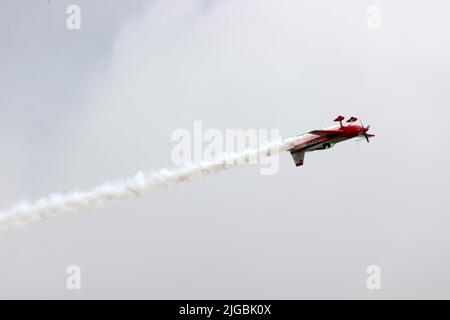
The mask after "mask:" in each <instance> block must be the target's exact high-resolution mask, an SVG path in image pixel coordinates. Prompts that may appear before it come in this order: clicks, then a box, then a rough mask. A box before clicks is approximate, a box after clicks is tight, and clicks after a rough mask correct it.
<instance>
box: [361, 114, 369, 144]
mask: <svg viewBox="0 0 450 320" xmlns="http://www.w3.org/2000/svg"><path fill="white" fill-rule="evenodd" d="M359 122H361V127H363V129H364V130H363V135H364V137H365V138H366V141H367V143H369V142H370V141H369V137H368V136H367V131H369V128H370V125H368V126H367V128H364V125H363V123H362V120H361V119H360V120H359Z"/></svg>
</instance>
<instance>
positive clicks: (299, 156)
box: [291, 150, 305, 167]
mask: <svg viewBox="0 0 450 320" xmlns="http://www.w3.org/2000/svg"><path fill="white" fill-rule="evenodd" d="M291 155H292V159H294V162H295V165H296V166H297V167H299V166H302V165H303V159H304V158H305V150H301V151H291Z"/></svg>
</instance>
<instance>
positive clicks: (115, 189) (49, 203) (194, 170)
mask: <svg viewBox="0 0 450 320" xmlns="http://www.w3.org/2000/svg"><path fill="white" fill-rule="evenodd" d="M297 139H298V138H287V139H285V140H279V141H275V142H271V143H269V144H267V145H264V146H261V147H260V148H258V149H249V150H245V151H242V152H239V153H228V154H224V155H222V156H221V157H219V158H218V159H216V160H214V161H209V162H201V163H198V164H191V165H185V166H184V167H181V168H178V169H174V170H172V171H170V170H167V169H162V170H160V171H157V172H146V173H145V172H139V173H138V174H136V175H135V176H134V177H132V178H129V179H126V180H122V181H116V182H112V183H106V184H104V185H101V186H99V187H96V188H94V189H93V190H90V191H87V192H73V193H70V194H66V195H63V194H53V195H50V196H49V197H46V198H42V199H39V200H37V201H36V202H35V203H33V204H28V203H20V204H18V205H16V206H14V207H13V208H12V209H10V210H9V211H7V212H0V229H2V228H9V227H14V226H20V225H23V224H26V223H29V222H32V221H37V220H45V219H48V218H49V217H52V216H56V215H59V214H63V213H67V212H73V211H77V210H79V209H81V208H84V207H89V206H94V205H99V204H102V203H104V202H105V201H109V200H116V199H117V200H118V199H124V198H127V197H129V196H139V195H141V194H142V193H143V192H144V191H146V190H147V189H151V188H159V187H167V186H168V185H169V184H171V183H177V182H185V181H190V180H191V179H192V178H194V177H197V176H206V175H210V174H212V173H215V172H219V171H223V170H227V169H229V168H230V167H232V166H235V165H237V164H242V163H247V162H248V161H249V159H252V157H253V159H255V158H254V157H259V159H261V158H264V157H269V156H272V155H275V154H278V153H280V152H282V151H286V150H288V149H289V148H291V147H292V146H293V145H294V144H295V142H296V140H297Z"/></svg>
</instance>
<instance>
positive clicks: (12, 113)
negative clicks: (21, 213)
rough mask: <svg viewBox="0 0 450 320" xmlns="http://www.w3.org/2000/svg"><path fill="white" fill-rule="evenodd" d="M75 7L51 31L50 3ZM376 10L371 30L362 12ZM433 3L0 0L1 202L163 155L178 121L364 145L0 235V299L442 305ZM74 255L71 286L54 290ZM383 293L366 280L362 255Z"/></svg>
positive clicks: (438, 38) (144, 164) (442, 180)
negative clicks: (345, 131) (359, 124)
mask: <svg viewBox="0 0 450 320" xmlns="http://www.w3.org/2000/svg"><path fill="white" fill-rule="evenodd" d="M72 3H76V4H78V5H79V6H80V7H81V10H82V29H81V30H80V31H69V30H67V29H66V26H65V19H66V17H67V15H66V14H65V9H66V7H67V6H68V5H69V4H72ZM369 4H376V5H378V6H379V7H380V9H381V18H382V20H381V21H382V28H381V30H370V29H368V28H367V27H366V20H367V14H366V8H367V6H368V5H369ZM449 10H450V5H449V4H448V2H447V1H436V0H433V1H428V2H426V3H425V2H422V1H378V2H377V3H373V2H364V1H362V2H361V1H348V0H346V1H340V2H339V3H337V2H336V1H323V0H321V1H314V2H312V1H309V2H306V1H305V2H301V1H288V0H286V1H276V2H273V1H268V0H267V1H256V0H248V1H237V0H234V1H155V2H146V1H128V2H127V3H126V4H125V3H124V2H120V1H100V0H96V1H77V2H73V1H50V3H48V2H47V1H34V2H32V3H28V2H27V3H25V1H2V2H0V27H1V28H0V39H1V42H0V70H1V71H0V87H1V88H2V93H1V94H0V110H1V115H2V116H1V118H0V154H1V157H0V176H1V177H2V183H1V184H0V207H1V208H2V209H7V208H9V207H10V206H11V205H13V204H15V203H16V202H17V201H19V200H33V199H36V198H37V197H40V196H45V195H47V194H49V193H52V192H55V191H63V192H67V191H71V190H74V189H82V190H84V189H87V188H90V187H92V186H95V185H97V184H99V183H101V182H104V181H107V180H111V179H115V178H119V177H126V176H129V175H132V174H134V173H136V172H137V171H139V170H145V169H148V168H155V169H158V168H161V167H170V166H171V162H170V151H171V148H172V146H173V143H172V142H171V141H170V135H171V133H172V131H173V130H175V129H177V128H187V129H192V124H193V121H194V120H201V121H203V123H204V126H205V127H209V128H219V129H227V128H279V129H280V132H281V134H282V135H283V136H284V137H287V136H291V135H296V134H299V133H303V132H306V131H309V130H312V129H317V128H320V127H325V126H328V125H330V124H331V120H332V119H333V118H334V117H335V116H337V115H338V114H344V115H347V116H350V115H354V116H357V117H361V118H362V119H363V121H364V122H365V124H371V131H373V133H374V134H376V138H374V139H373V143H371V144H366V143H365V142H352V141H351V142H347V143H344V144H340V145H338V146H336V147H335V148H333V149H331V150H329V151H325V152H314V153H309V154H307V155H306V158H305V165H304V167H301V168H295V166H294V164H293V162H292V159H291V157H290V155H289V154H284V155H282V156H281V160H280V161H281V163H280V172H279V174H277V175H274V176H261V175H259V168H258V167H255V166H250V167H247V166H243V167H238V168H235V169H233V170H232V171H230V172H227V173H221V174H217V175H214V176H209V177H207V178H205V179H200V180H197V181H194V182H193V183H191V184H186V185H180V186H175V187H172V188H169V189H168V190H164V191H156V192H148V193H146V194H145V195H144V196H142V197H141V198H138V199H130V200H126V201H122V202H116V203H109V204H107V205H106V206H103V207H99V208H95V209H87V210H84V211H83V212H81V213H80V214H78V215H68V216H64V217H60V218H57V219H53V220H49V221H47V222H44V223H37V224H33V225H30V226H28V227H26V228H23V229H18V230H11V231H7V232H1V233H0V261H1V266H0V271H1V272H0V297H1V298H18V297H22V298H292V299H295V298H418V297H420V298H449V297H450V286H449V285H450V276H449V275H448V271H447V270H448V269H449V267H450V258H449V257H448V253H447V252H448V250H449V246H450V235H449V234H448V224H449V223H450V218H449V216H448V213H449V210H448V209H449V206H448V202H447V200H446V196H447V190H448V188H449V183H450V181H449V178H450V175H449V170H448V167H447V164H448V163H449V151H448V148H447V146H446V138H447V137H448V129H447V127H446V122H447V118H448V116H449V112H448V105H449V103H450V91H449V90H448V89H447V85H448V83H450V54H449V53H450V52H449V51H450V45H449V44H448V41H445V39H446V35H447V34H446V31H447V30H449V27H450V25H449V24H450V22H449V20H448V19H447V16H448V12H449ZM71 264H77V265H80V266H81V268H82V272H83V288H82V290H81V291H79V292H74V291H69V290H67V289H66V287H65V281H66V274H65V269H66V267H67V266H68V265H71ZM372 264H377V265H379V266H380V267H381V269H382V276H383V277H382V290H380V291H370V290H368V289H367V288H366V285H365V281H366V278H367V275H366V273H365V270H366V268H367V266H368V265H372Z"/></svg>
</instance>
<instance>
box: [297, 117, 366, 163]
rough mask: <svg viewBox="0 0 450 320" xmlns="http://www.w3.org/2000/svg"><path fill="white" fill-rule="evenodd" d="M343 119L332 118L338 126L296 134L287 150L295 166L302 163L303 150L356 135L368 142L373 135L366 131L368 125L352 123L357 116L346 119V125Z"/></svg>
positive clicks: (324, 147) (331, 144) (312, 149)
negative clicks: (293, 145) (294, 139)
mask: <svg viewBox="0 0 450 320" xmlns="http://www.w3.org/2000/svg"><path fill="white" fill-rule="evenodd" d="M344 119H345V118H344V117H343V116H339V117H337V118H336V119H334V121H336V122H339V126H333V127H329V128H324V129H321V130H313V131H310V132H308V133H305V134H303V135H300V136H298V140H297V139H296V141H295V144H296V145H295V147H293V148H291V149H289V150H288V151H290V152H291V155H292V158H293V159H294V162H295V165H296V166H297V167H298V166H302V165H303V159H304V158H305V152H310V151H315V150H325V149H329V148H331V147H333V146H334V145H335V144H336V143H339V142H342V141H345V140H349V139H353V138H356V137H364V138H366V140H367V142H369V138H371V137H374V136H375V135H373V134H369V133H367V131H368V130H369V128H370V126H367V127H366V128H365V127H364V126H363V124H362V122H361V124H360V125H358V124H353V123H354V122H356V120H358V118H355V117H351V118H350V119H348V120H347V121H346V122H347V123H348V125H346V126H345V125H343V124H342V121H343V120H344Z"/></svg>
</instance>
